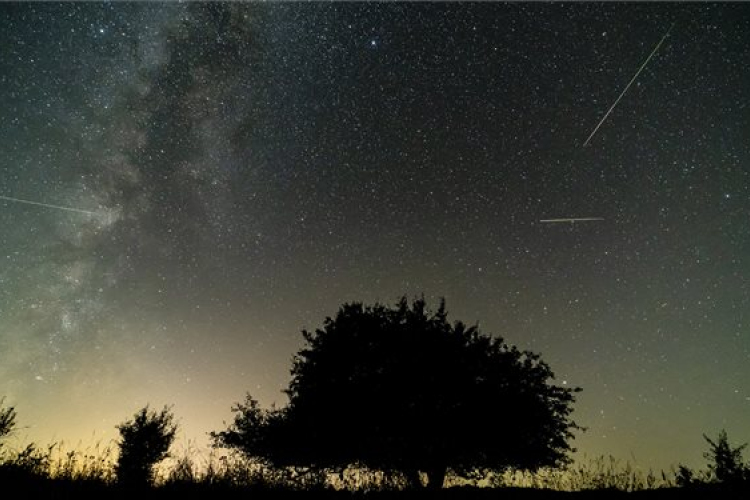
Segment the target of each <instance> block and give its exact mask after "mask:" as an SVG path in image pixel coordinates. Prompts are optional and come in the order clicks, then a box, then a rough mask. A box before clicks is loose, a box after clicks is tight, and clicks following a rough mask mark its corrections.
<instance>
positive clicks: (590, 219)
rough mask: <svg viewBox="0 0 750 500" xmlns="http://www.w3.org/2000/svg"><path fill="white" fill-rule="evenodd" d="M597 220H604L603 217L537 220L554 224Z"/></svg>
mask: <svg viewBox="0 0 750 500" xmlns="http://www.w3.org/2000/svg"><path fill="white" fill-rule="evenodd" d="M597 220H604V217H568V218H565V219H539V222H544V223H547V224H556V223H559V222H571V223H572V222H592V221H597Z"/></svg>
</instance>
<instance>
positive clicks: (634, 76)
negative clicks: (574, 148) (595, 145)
mask: <svg viewBox="0 0 750 500" xmlns="http://www.w3.org/2000/svg"><path fill="white" fill-rule="evenodd" d="M674 25H675V23H672V26H670V27H669V29H668V30H667V32H666V33H664V36H663V37H661V40H659V43H657V44H656V47H654V50H652V51H651V53H650V54H649V55H648V57H647V58H646V60H645V61H643V64H641V67H640V68H638V71H636V72H635V75H633V78H631V79H630V82H628V84H627V85H626V86H625V89H624V90H623V91H622V92H621V93H620V95H619V97H618V98H617V99H616V100H615V102H614V103H613V104H612V106H610V107H609V109H608V110H607V112H606V113H605V114H604V117H602V119H601V120H600V121H599V123H598V124H597V125H596V128H594V131H593V132H591V135H589V137H588V139H586V142H584V143H583V147H586V146H588V144H589V142H590V141H591V139H592V138H593V137H594V134H596V131H597V130H599V127H601V126H602V124H603V123H604V121H605V120H606V119H607V117H608V116H609V114H610V113H611V112H612V110H613V109H615V106H617V103H619V102H620V99H622V96H624V95H625V92H627V91H628V89H629V88H630V86H631V85H633V82H634V81H635V79H636V78H638V75H640V74H641V71H643V68H645V67H646V65H647V64H648V62H649V61H650V60H651V58H652V57H654V54H656V51H657V50H659V47H661V44H662V43H664V40H666V39H667V37H668V36H669V33H670V32H671V31H672V28H674Z"/></svg>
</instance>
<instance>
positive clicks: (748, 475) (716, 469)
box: [703, 430, 750, 484]
mask: <svg viewBox="0 0 750 500" xmlns="http://www.w3.org/2000/svg"><path fill="white" fill-rule="evenodd" d="M703 439H705V440H706V441H707V442H708V445H709V447H710V449H709V451H707V452H706V453H704V454H703V456H704V457H705V458H706V459H707V460H708V461H709V464H708V469H709V471H710V472H711V473H712V474H713V476H714V477H715V478H716V481H718V482H720V483H724V484H737V483H740V482H742V481H747V480H750V471H749V470H748V468H747V467H746V466H745V464H744V463H743V462H742V450H744V449H745V447H747V443H745V444H742V445H740V446H738V447H737V448H732V446H730V444H729V438H728V437H727V431H725V430H722V431H721V432H719V436H718V438H717V439H716V441H713V440H711V439H710V438H709V437H708V436H706V435H705V434H704V435H703Z"/></svg>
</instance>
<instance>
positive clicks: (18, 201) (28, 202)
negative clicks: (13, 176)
mask: <svg viewBox="0 0 750 500" xmlns="http://www.w3.org/2000/svg"><path fill="white" fill-rule="evenodd" d="M0 200H6V201H13V202H15V203H25V204H26V205H36V206H38V207H47V208H55V209H57V210H67V211H68V212H77V213H79V214H86V215H96V216H100V215H104V214H102V213H99V212H92V211H91V210H83V209H81V208H73V207H63V206H60V205H52V204H50V203H41V202H39V201H31V200H22V199H21V198H13V197H11V196H3V195H0Z"/></svg>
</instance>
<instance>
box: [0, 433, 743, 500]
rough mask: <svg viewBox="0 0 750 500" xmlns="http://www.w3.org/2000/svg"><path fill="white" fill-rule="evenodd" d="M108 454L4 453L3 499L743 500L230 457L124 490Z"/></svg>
mask: <svg viewBox="0 0 750 500" xmlns="http://www.w3.org/2000/svg"><path fill="white" fill-rule="evenodd" d="M114 456H115V454H114V453H113V451H112V448H105V449H98V448H97V449H95V450H90V451H87V452H74V451H65V450H63V449H62V448H61V447H59V446H52V447H49V448H46V449H39V448H35V447H33V446H30V447H27V448H25V449H23V450H20V451H15V452H9V451H8V450H6V451H5V453H4V454H3V456H2V461H0V484H1V485H2V490H3V491H8V492H10V491H13V492H19V493H20V492H23V495H25V496H29V497H31V498H45V499H77V500H82V499H87V498H97V499H98V498H108V499H126V498H128V499H129V498H134V497H137V498H140V499H150V498H154V499H157V498H158V499H160V498H182V499H191V498H222V499H224V498H226V499H231V498H258V499H264V498H268V499H287V498H307V497H311V496H312V497H315V498H324V499H331V500H345V499H358V498H367V499H383V500H390V499H395V500H397V499H412V498H417V499H432V498H436V499H446V500H453V499H456V500H457V499H477V500H491V499H537V498H540V499H548V498H551V499H558V498H582V499H595V498H636V499H642V498H643V499H673V498H722V499H723V498H747V493H748V491H747V489H746V488H734V489H731V488H728V487H727V486H726V485H721V484H717V483H712V482H710V478H709V477H708V475H706V474H705V473H704V475H703V476H700V477H698V478H696V479H695V480H694V482H693V484H692V485H690V486H687V487H685V486H683V487H678V485H677V484H678V480H677V479H676V475H675V472H674V471H671V472H669V473H663V472H659V473H651V472H647V473H645V474H644V473H643V472H641V471H640V470H638V469H637V468H635V467H633V466H631V465H630V464H628V463H620V462H618V461H617V460H615V459H613V458H611V457H610V458H606V457H599V458H596V459H591V460H589V461H588V462H586V463H582V464H578V465H574V466H571V467H570V468H569V469H567V470H565V471H559V470H550V471H541V472H539V473H537V474H528V473H526V474H524V473H518V472H516V473H506V474H504V475H498V476H491V477H489V478H487V477H485V478H483V479H482V480H481V481H476V482H474V483H471V482H465V481H464V482H463V484H462V483H460V482H459V480H458V479H456V478H450V477H449V478H448V481H447V483H446V487H445V488H444V489H442V490H436V491H428V490H425V489H422V490H413V489H404V488H403V483H399V481H398V478H397V477H396V478H393V477H391V478H387V477H386V478H384V477H383V475H382V474H377V473H362V472H355V471H347V472H346V473H344V474H343V475H338V474H336V475H325V476H324V475H323V474H317V473H300V472H299V471H279V470H274V469H268V468H263V467H260V466H258V465H257V464H251V463H249V462H247V461H246V460H243V459H242V458H240V457H236V456H231V455H230V456H227V455H214V454H212V455H210V456H209V457H208V458H200V457H197V456H196V455H192V456H183V457H176V458H172V459H170V460H168V461H167V462H166V463H165V464H163V465H162V467H160V469H159V471H158V473H157V477H156V478H155V479H156V480H155V485H154V486H152V487H148V488H140V489H133V488H129V489H128V488H124V487H122V486H120V485H118V484H117V481H116V474H115V468H114Z"/></svg>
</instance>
